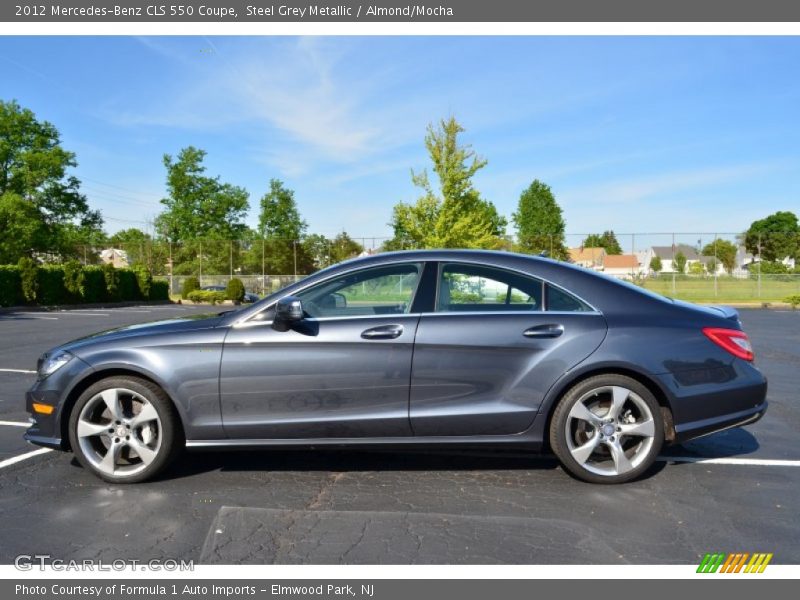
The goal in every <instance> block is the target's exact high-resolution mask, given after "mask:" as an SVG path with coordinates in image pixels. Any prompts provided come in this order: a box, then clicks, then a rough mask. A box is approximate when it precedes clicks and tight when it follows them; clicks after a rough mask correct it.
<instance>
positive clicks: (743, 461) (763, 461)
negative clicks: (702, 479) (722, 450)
mask: <svg viewBox="0 0 800 600" xmlns="http://www.w3.org/2000/svg"><path fill="white" fill-rule="evenodd" d="M657 460H659V461H661V462H688V463H699V464H704V465H753V466H760V467H800V460H775V459H768V458H707V457H703V456H659V457H658V459H657Z"/></svg>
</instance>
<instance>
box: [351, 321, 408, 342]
mask: <svg viewBox="0 0 800 600" xmlns="http://www.w3.org/2000/svg"><path fill="white" fill-rule="evenodd" d="M402 334H403V326H402V325H381V326H380V327H373V328H372V329H367V330H365V331H362V332H361V337H362V338H364V339H365V340H393V339H395V338H399V337H400V336H401V335H402Z"/></svg>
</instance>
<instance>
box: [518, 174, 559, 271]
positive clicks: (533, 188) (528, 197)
mask: <svg viewBox="0 0 800 600" xmlns="http://www.w3.org/2000/svg"><path fill="white" fill-rule="evenodd" d="M512 218H513V220H514V225H515V226H516V228H517V239H518V243H519V248H520V250H521V251H522V252H527V253H530V254H538V253H541V252H547V254H548V256H550V257H551V258H556V259H558V260H566V259H567V257H568V252H567V247H566V245H565V243H564V230H565V227H566V226H565V224H564V218H563V217H562V215H561V207H560V206H559V205H558V202H556V199H555V196H553V192H552V190H551V189H550V186H548V185H546V184H544V183H542V182H541V181H539V180H538V179H534V181H533V182H532V183H531V184H530V185H529V186H528V188H527V189H526V190H524V191H523V192H522V194H521V195H520V197H519V205H518V206H517V212H515V213H514V214H513V216H512Z"/></svg>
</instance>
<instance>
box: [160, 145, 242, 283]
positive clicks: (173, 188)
mask: <svg viewBox="0 0 800 600" xmlns="http://www.w3.org/2000/svg"><path fill="white" fill-rule="evenodd" d="M205 156H206V153H205V151H204V150H200V149H198V148H195V147H193V146H188V147H186V148H184V149H183V150H181V151H180V153H179V154H178V157H177V159H173V157H172V156H170V155H169V154H165V155H164V167H165V168H166V169H167V189H168V191H169V196H168V197H167V198H164V199H162V200H161V203H162V204H163V205H164V206H165V210H164V211H163V212H162V213H161V214H160V215H159V216H158V217H157V218H156V226H157V228H158V230H159V232H160V233H161V234H162V235H163V236H164V237H165V238H166V239H167V240H168V241H169V242H171V243H173V244H177V245H176V249H175V252H174V253H173V254H174V260H175V264H177V265H179V268H178V269H176V274H181V273H184V272H185V273H197V272H199V270H200V261H201V260H202V262H203V264H204V265H206V266H205V267H204V269H206V270H207V271H209V272H211V271H216V272H218V273H225V272H227V271H228V269H229V268H230V267H231V264H230V263H231V262H232V259H233V263H234V265H233V266H234V268H236V266H237V265H238V263H239V261H240V257H239V251H240V245H239V244H233V243H232V241H233V240H240V239H242V238H243V237H244V236H245V234H246V232H247V227H246V226H245V224H244V218H245V216H246V215H247V210H248V208H249V203H248V193H247V191H246V190H244V188H241V187H237V186H234V185H231V184H229V183H222V182H221V181H220V178H219V177H209V176H207V175H205V171H206V168H205V167H204V166H203V159H204V158H205Z"/></svg>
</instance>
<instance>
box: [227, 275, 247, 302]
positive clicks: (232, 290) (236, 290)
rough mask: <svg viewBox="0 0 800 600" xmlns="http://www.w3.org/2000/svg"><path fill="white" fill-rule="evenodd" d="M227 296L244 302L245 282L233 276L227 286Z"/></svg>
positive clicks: (235, 300) (229, 298)
mask: <svg viewBox="0 0 800 600" xmlns="http://www.w3.org/2000/svg"><path fill="white" fill-rule="evenodd" d="M225 297H226V298H227V299H228V300H233V301H234V302H237V303H238V302H242V301H243V300H244V284H243V283H242V280H241V279H238V278H237V277H233V278H232V279H231V280H230V281H229V282H228V286H227V287H226V288H225Z"/></svg>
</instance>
